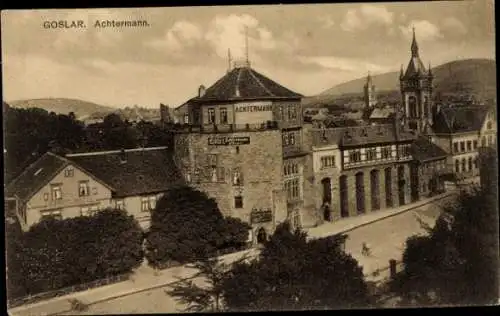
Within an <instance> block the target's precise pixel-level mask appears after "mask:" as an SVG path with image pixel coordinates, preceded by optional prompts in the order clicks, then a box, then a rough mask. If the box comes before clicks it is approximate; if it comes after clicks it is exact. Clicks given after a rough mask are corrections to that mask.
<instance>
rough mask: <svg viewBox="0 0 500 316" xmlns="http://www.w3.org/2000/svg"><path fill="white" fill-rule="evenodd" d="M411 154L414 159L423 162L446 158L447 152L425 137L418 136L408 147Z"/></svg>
mask: <svg viewBox="0 0 500 316" xmlns="http://www.w3.org/2000/svg"><path fill="white" fill-rule="evenodd" d="M410 152H411V155H412V156H413V158H414V159H415V160H418V161H421V162H424V161H429V160H436V159H443V158H446V156H447V153H446V151H444V150H443V149H442V148H441V147H439V146H438V145H436V144H434V143H432V142H430V141H429V140H428V139H427V138H426V137H422V136H420V137H418V138H417V139H416V140H415V141H414V142H413V143H412V146H411V147H410Z"/></svg>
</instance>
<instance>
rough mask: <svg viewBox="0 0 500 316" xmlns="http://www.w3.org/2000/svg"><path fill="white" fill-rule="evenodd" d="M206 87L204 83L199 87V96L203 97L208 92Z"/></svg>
mask: <svg viewBox="0 0 500 316" xmlns="http://www.w3.org/2000/svg"><path fill="white" fill-rule="evenodd" d="M206 90H207V89H206V88H205V86H204V85H201V86H200V87H199V88H198V97H199V98H201V97H203V96H204V95H205V92H206Z"/></svg>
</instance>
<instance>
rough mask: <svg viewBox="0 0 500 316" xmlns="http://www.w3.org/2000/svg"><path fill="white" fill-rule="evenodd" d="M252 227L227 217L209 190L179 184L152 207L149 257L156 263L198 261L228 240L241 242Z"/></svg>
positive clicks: (215, 250) (148, 239)
mask: <svg viewBox="0 0 500 316" xmlns="http://www.w3.org/2000/svg"><path fill="white" fill-rule="evenodd" d="M249 229H250V226H249V225H248V224H245V223H243V222H242V221H240V220H237V219H225V218H224V216H223V215H222V213H221V212H220V210H219V208H218V206H217V203H216V202H215V200H214V199H212V198H209V197H208V196H207V195H206V194H205V193H203V192H200V191H197V190H194V189H191V188H189V187H180V188H176V189H173V190H170V191H168V192H166V193H165V194H164V195H163V197H162V198H161V199H160V200H159V201H158V203H157V205H156V208H155V209H154V210H153V211H152V214H151V227H150V231H149V233H148V236H147V240H146V258H147V259H148V262H149V263H150V264H151V265H153V266H159V265H161V264H164V263H167V262H171V261H176V262H181V263H186V262H194V261H197V260H199V259H200V258H205V257H209V256H214V255H216V254H217V251H218V250H220V249H222V248H224V247H225V246H227V245H228V244H229V245H231V244H239V243H241V241H242V240H241V236H243V235H245V236H248V230H249Z"/></svg>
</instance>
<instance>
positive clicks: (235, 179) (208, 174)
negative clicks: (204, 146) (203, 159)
mask: <svg viewBox="0 0 500 316" xmlns="http://www.w3.org/2000/svg"><path fill="white" fill-rule="evenodd" d="M202 172H204V173H205V176H204V177H203V175H201V176H202V177H203V178H205V179H206V180H208V181H210V182H214V183H215V182H224V183H225V182H226V169H225V168H224V167H217V166H209V167H207V168H206V169H205V170H203V171H200V170H199V169H197V170H195V176H196V178H198V179H199V178H200V173H202ZM231 180H232V183H233V185H235V186H241V185H243V174H242V172H241V171H240V169H239V168H235V169H233V171H232V175H231ZM186 181H187V182H191V181H192V179H191V173H190V172H189V171H188V172H186Z"/></svg>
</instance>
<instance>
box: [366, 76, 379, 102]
mask: <svg viewBox="0 0 500 316" xmlns="http://www.w3.org/2000/svg"><path fill="white" fill-rule="evenodd" d="M375 92H376V91H375V85H374V84H373V82H372V76H371V74H370V72H368V75H367V76H366V83H365V86H364V99H365V107H366V108H371V107H373V106H374V105H376V104H377V96H376V95H375Z"/></svg>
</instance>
